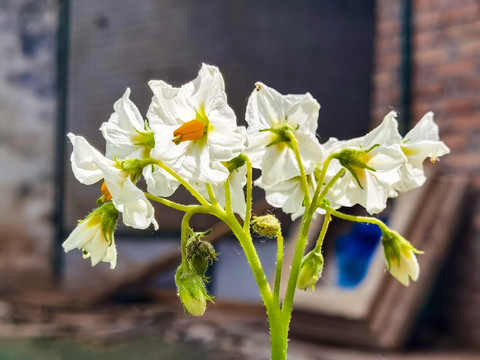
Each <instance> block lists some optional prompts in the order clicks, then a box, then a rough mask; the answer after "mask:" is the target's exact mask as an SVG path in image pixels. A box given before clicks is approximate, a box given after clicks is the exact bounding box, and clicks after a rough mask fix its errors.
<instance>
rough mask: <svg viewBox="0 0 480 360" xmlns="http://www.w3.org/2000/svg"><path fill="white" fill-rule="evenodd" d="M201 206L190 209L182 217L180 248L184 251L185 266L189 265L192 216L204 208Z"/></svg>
mask: <svg viewBox="0 0 480 360" xmlns="http://www.w3.org/2000/svg"><path fill="white" fill-rule="evenodd" d="M201 208H202V207H201V206H196V207H194V208H192V209H190V210H189V211H187V212H186V213H185V215H184V216H183V219H182V228H181V229H182V232H181V234H182V235H181V246H180V249H181V251H182V265H183V266H188V264H187V242H188V238H189V235H190V234H191V233H192V230H191V229H190V218H191V217H192V216H193V214H195V213H197V212H201V211H202V209H201Z"/></svg>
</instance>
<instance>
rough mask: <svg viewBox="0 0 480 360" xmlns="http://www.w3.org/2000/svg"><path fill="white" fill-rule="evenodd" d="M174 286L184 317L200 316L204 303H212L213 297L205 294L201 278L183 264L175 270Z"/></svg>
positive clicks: (204, 307) (203, 309) (203, 310)
mask: <svg viewBox="0 0 480 360" xmlns="http://www.w3.org/2000/svg"><path fill="white" fill-rule="evenodd" d="M175 284H176V286H177V295H178V296H179V297H180V301H181V302H182V304H183V309H184V310H185V315H188V314H192V315H194V316H201V315H203V313H204V312H205V309H206V306H207V305H206V301H207V300H208V301H212V302H213V297H212V296H210V295H209V294H208V293H207V290H206V289H205V283H204V282H203V280H202V278H201V277H200V276H199V275H197V274H196V273H195V272H194V271H192V270H191V269H190V268H189V267H185V266H184V265H183V264H180V266H179V267H178V268H177V271H176V273H175Z"/></svg>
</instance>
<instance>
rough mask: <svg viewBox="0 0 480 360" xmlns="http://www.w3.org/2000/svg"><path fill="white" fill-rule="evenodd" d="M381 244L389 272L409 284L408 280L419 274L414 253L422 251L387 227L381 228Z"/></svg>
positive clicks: (413, 279) (416, 277)
mask: <svg viewBox="0 0 480 360" xmlns="http://www.w3.org/2000/svg"><path fill="white" fill-rule="evenodd" d="M382 244H383V251H384V253H385V261H386V263H387V268H388V271H390V274H392V276H393V277H394V278H395V279H397V280H398V281H400V282H401V283H402V284H403V285H405V286H408V285H410V280H412V281H416V280H417V279H418V276H419V275H420V266H419V265H418V261H417V257H416V256H415V254H422V253H423V252H422V251H419V250H417V249H415V248H414V247H413V246H412V244H410V243H409V242H408V241H407V240H405V239H404V238H403V237H402V236H401V235H400V234H398V233H397V232H396V231H393V230H390V229H388V228H384V229H382Z"/></svg>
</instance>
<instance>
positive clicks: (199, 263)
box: [186, 232, 218, 281]
mask: <svg viewBox="0 0 480 360" xmlns="http://www.w3.org/2000/svg"><path fill="white" fill-rule="evenodd" d="M208 233H210V232H208ZM208 233H196V234H195V235H194V236H192V237H191V238H190V239H188V242H187V246H186V255H187V260H188V264H189V265H190V268H191V269H192V270H193V271H194V272H195V273H196V274H197V275H199V276H200V277H201V278H202V280H203V281H207V280H208V277H206V276H205V272H206V271H207V268H208V265H212V264H213V261H214V260H218V253H216V252H215V249H214V248H213V245H212V244H210V243H209V242H207V241H203V240H202V237H204V236H206V235H208Z"/></svg>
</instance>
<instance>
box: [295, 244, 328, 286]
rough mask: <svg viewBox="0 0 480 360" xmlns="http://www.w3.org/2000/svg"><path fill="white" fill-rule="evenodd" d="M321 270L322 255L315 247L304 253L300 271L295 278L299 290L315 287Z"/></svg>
mask: <svg viewBox="0 0 480 360" xmlns="http://www.w3.org/2000/svg"><path fill="white" fill-rule="evenodd" d="M322 271H323V255H322V253H321V252H317V251H316V250H315V249H313V250H312V251H310V252H309V253H308V254H307V255H305V256H304V257H303V259H302V262H301V264H300V273H299V274H298V279H297V288H299V289H300V290H307V289H308V288H312V290H313V289H314V288H315V284H316V283H317V281H318V279H319V278H320V276H322Z"/></svg>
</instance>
